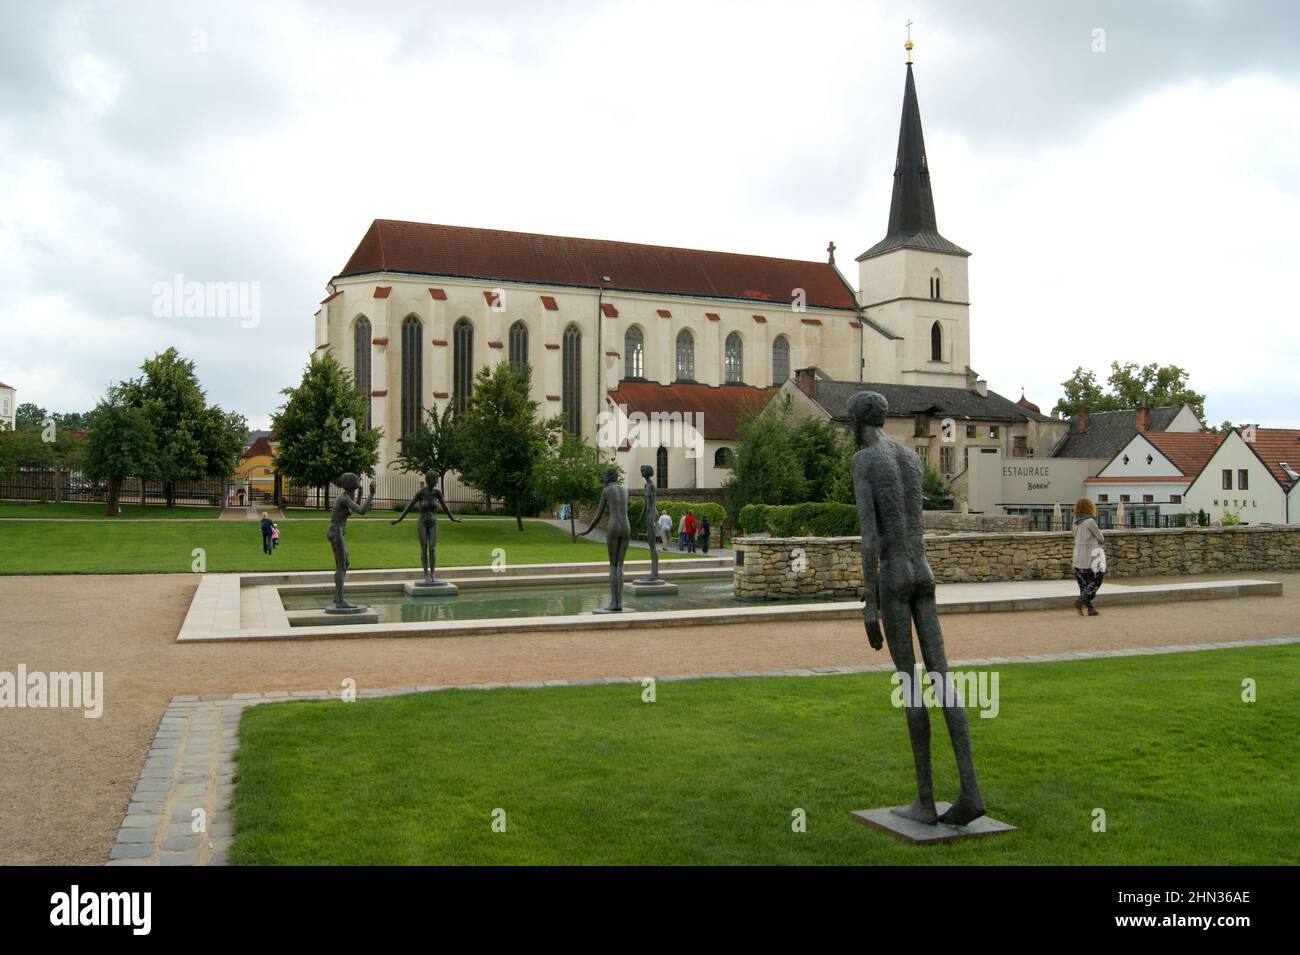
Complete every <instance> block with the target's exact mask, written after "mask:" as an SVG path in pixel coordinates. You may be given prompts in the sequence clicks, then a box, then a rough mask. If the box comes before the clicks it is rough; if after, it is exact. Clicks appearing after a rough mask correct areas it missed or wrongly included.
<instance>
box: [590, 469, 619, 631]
mask: <svg viewBox="0 0 1300 955" xmlns="http://www.w3.org/2000/svg"><path fill="white" fill-rule="evenodd" d="M604 477H605V489H604V490H603V491H601V492H600V504H599V505H598V506H597V508H596V516H595V517H593V518H592V519H591V524H590V526H588V527H587V529H586V530H585V531H582V532H581V533H580V534H579V535H578V536H579V537H586V536H587V535H588V534H590V533H591V532H592V531H593V530H594V529H595V527H596V525H597V524H599V523H600V519H601V518H602V517H604V516H605V512H606V511H609V524H608V526H606V528H605V546H606V547H607V548H608V550H609V606H608V607H604V608H598V609H597V610H596V613H622V612H623V559H624V558H625V557H626V556H627V544H628V540H629V539H630V538H631V536H632V526H631V524H629V523H628V519H627V488H625V487H623V486H622V485H621V484H619V483H618V471H617V470H615V469H614V468H606V469H605V474H604Z"/></svg>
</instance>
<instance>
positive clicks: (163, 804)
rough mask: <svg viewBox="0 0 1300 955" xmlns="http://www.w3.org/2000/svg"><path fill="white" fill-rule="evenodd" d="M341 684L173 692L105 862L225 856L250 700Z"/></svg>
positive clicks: (1282, 640)
mask: <svg viewBox="0 0 1300 955" xmlns="http://www.w3.org/2000/svg"><path fill="white" fill-rule="evenodd" d="M1288 643H1300V637H1276V638H1272V639H1268V640H1234V641H1228V642H1225V643H1194V644H1187V645H1185V646H1159V647H1131V648H1128V649H1123V650H1096V651H1091V652H1075V653H1048V654H1033V655H1028V656H1010V657H980V658H973V659H966V660H954V661H952V662H951V663H950V664H949V666H951V667H954V668H955V667H962V666H996V665H999V664H1003V663H1055V662H1060V661H1063V660H1093V659H1103V658H1107V657H1136V656H1154V655H1157V654H1162V653H1187V652H1192V651H1198V650H1231V649H1235V648H1237V647H1264V646H1277V645H1281V644H1288ZM891 670H893V665H892V664H890V663H868V664H862V665H860V666H851V667H844V666H833V667H792V668H790V669H787V670H761V671H760V670H742V671H735V672H733V671H724V672H720V673H677V674H667V675H661V676H656V677H654V679H655V680H656V681H659V682H663V683H668V682H673V681H676V680H711V679H730V678H733V677H759V676H828V675H832V674H847V673H873V672H887V671H891ZM642 679H646V677H630V676H611V677H603V678H600V677H598V678H594V679H591V678H584V679H574V680H519V681H515V682H511V683H453V684H440V685H432V686H399V687H391V688H387V689H368V690H360V691H358V693H357V698H358V699H373V698H375V697H381V696H400V695H402V694H405V693H429V692H436V691H442V690H499V689H503V688H506V687H510V688H536V687H550V686H599V685H603V684H613V683H639V682H640V681H641V680H642ZM339 692H340V691H339V690H333V691H330V690H296V691H292V692H285V691H282V690H281V691H274V692H267V693H215V694H208V695H205V696H175V697H172V700H171V702H170V703H169V704H168V705H167V708H166V709H165V710H163V715H162V719H161V720H160V721H159V724H158V731H157V733H156V734H155V735H154V740H153V744H152V745H151V746H150V747H149V755H148V757H147V758H146V759H145V764H144V769H143V770H141V772H140V779H139V781H138V782H137V784H136V788H135V792H134V793H133V794H132V796H131V803H130V805H129V806H128V807H127V810H126V816H125V817H124V818H123V819H122V825H121V827H120V828H119V829H118V833H117V841H116V842H115V843H114V844H113V848H112V849H111V850H110V851H109V859H108V865H112V866H119V865H120V866H125V865H181V866H194V865H225V864H226V862H227V855H228V852H229V850H230V843H231V839H232V836H233V833H232V829H231V817H230V802H231V797H232V796H233V795H234V791H235V786H234V774H235V763H234V754H235V750H236V749H237V748H238V746H239V720H240V717H241V716H242V715H243V712H244V708H245V707H248V706H255V705H257V704H258V703H272V702H283V701H285V700H321V699H329V698H332V697H336V696H338V694H339ZM196 809H201V810H203V811H204V813H205V814H206V831H204V832H197V833H196V832H194V831H193V821H194V810H196Z"/></svg>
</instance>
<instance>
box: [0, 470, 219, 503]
mask: <svg viewBox="0 0 1300 955" xmlns="http://www.w3.org/2000/svg"><path fill="white" fill-rule="evenodd" d="M227 489H228V482H226V481H222V480H220V479H214V480H204V481H177V482H174V483H173V485H172V503H173V504H175V505H176V506H178V507H220V506H221V505H222V504H223V503H224V502H225V500H226V493H227ZM0 500H5V501H36V502H50V503H56V504H61V503H80V504H106V503H107V501H108V482H107V481H102V480H101V481H96V480H92V479H90V478H88V477H86V476H85V475H83V474H82V473H81V472H79V471H65V470H45V469H35V468H32V469H28V468H21V469H19V470H18V471H16V472H14V473H12V474H10V475H8V476H7V477H6V478H5V479H4V480H3V481H0ZM118 502H119V503H121V504H143V505H146V506H148V505H165V504H166V503H167V495H166V488H165V487H164V486H163V484H162V482H160V481H146V482H143V483H142V482H141V481H140V479H139V478H127V479H126V480H124V481H123V482H122V488H121V491H120V493H119V494H118Z"/></svg>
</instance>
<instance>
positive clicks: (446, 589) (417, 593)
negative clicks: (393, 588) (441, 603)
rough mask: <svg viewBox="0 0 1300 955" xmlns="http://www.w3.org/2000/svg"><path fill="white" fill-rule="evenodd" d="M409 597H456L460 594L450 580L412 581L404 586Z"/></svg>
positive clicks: (403, 588)
mask: <svg viewBox="0 0 1300 955" xmlns="http://www.w3.org/2000/svg"><path fill="white" fill-rule="evenodd" d="M402 590H404V591H406V596H408V597H454V596H456V594H458V593H459V592H460V588H458V587H457V586H456V585H455V584H453V583H452V582H451V581H450V580H432V581H429V580H412V581H407V582H406V583H404V584H402Z"/></svg>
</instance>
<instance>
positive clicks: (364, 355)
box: [352, 315, 372, 429]
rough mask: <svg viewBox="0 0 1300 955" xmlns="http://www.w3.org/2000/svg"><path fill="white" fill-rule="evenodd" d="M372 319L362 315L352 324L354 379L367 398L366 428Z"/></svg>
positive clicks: (367, 403)
mask: <svg viewBox="0 0 1300 955" xmlns="http://www.w3.org/2000/svg"><path fill="white" fill-rule="evenodd" d="M371 335H372V332H371V330H370V319H368V318H366V317H365V316H364V315H361V316H359V317H358V318H357V320H356V323H355V324H354V325H353V326H352V380H353V382H354V383H355V384H356V386H357V391H359V392H361V397H362V398H364V399H365V400H366V428H367V429H369V428H370V426H371V425H370V387H371V386H370V381H371V378H370V341H371Z"/></svg>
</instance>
